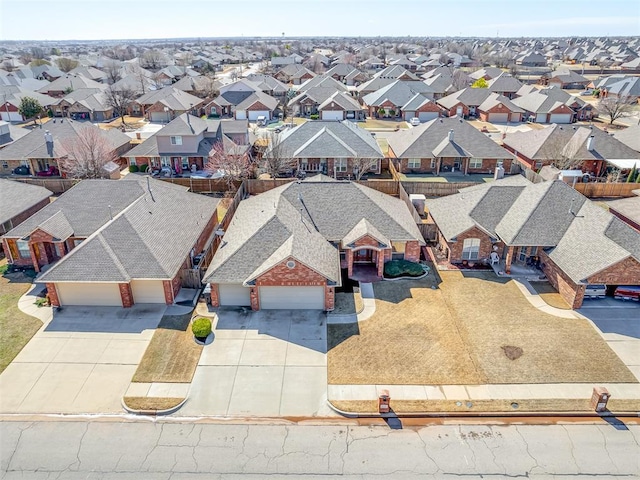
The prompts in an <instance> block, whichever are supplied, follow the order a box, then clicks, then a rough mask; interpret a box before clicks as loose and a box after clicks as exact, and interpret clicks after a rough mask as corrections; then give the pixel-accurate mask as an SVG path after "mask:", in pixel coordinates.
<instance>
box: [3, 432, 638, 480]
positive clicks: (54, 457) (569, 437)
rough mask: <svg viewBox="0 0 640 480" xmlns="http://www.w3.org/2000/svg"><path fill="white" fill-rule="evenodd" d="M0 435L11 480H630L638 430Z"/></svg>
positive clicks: (7, 476) (5, 471) (5, 472)
mask: <svg viewBox="0 0 640 480" xmlns="http://www.w3.org/2000/svg"><path fill="white" fill-rule="evenodd" d="M392 426H394V427H398V426H399V425H398V424H397V423H396V424H392ZM0 439H1V444H0V445H1V452H2V455H1V463H0V466H1V472H2V474H3V475H4V476H3V477H2V478H5V479H8V480H9V479H17V478H19V479H49V480H50V479H58V478H60V479H72V480H73V479H80V478H82V479H92V480H96V479H136V480H146V479H154V480H162V479H166V480H169V479H171V480H179V479H199V478H203V479H204V478H207V479H219V478H238V479H240V478H242V479H254V478H267V477H268V478H305V479H306V478H333V477H339V478H347V479H364V478H375V477H380V478H385V479H403V480H404V479H409V480H410V479H414V478H447V477H449V476H464V477H465V478H469V479H473V478H485V479H486V478H498V477H503V476H518V477H526V478H535V479H542V478H565V476H567V477H568V476H571V477H574V476H579V475H590V476H594V477H596V478H620V479H622V478H627V479H628V478H637V476H638V475H639V474H640V446H639V441H640V426H638V425H625V424H623V423H619V422H617V421H613V422H612V423H604V422H603V423H601V424H597V425H581V424H564V425H545V426H533V425H504V426H503V425H501V426H489V425H430V426H426V427H414V428H405V429H402V428H399V429H398V428H389V427H388V426H379V425H375V426H360V425H353V424H348V423H345V424H335V423H333V424H322V423H320V424H315V425H310V424H300V423H297V424H275V425H274V424H221V423H194V422H191V423H184V422H182V423H181V422H172V421H167V420H162V421H136V422H130V421H123V420H111V421H108V420H107V421H104V420H102V421H80V420H78V421H76V420H50V421H38V422H25V421H4V422H2V423H0ZM0 476H2V475H0Z"/></svg>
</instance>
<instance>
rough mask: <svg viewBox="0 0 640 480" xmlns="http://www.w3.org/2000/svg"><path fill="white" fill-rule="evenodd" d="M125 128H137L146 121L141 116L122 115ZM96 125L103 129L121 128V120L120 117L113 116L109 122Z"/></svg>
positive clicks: (142, 125)
mask: <svg viewBox="0 0 640 480" xmlns="http://www.w3.org/2000/svg"><path fill="white" fill-rule="evenodd" d="M124 123H125V128H126V129H127V130H132V129H133V130H137V129H139V128H142V127H144V126H145V124H146V121H145V119H144V118H142V117H131V116H129V115H125V116H124ZM98 126H99V127H100V128H102V129H103V130H111V129H112V128H122V120H121V119H120V117H118V118H114V119H113V120H112V121H111V122H109V123H98Z"/></svg>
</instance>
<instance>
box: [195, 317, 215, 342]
mask: <svg viewBox="0 0 640 480" xmlns="http://www.w3.org/2000/svg"><path fill="white" fill-rule="evenodd" d="M191 331H192V332H193V335H194V336H195V337H196V338H207V337H208V336H209V334H210V333H211V320H209V319H208V318H204V317H200V318H196V319H195V320H194V321H193V323H192V324H191Z"/></svg>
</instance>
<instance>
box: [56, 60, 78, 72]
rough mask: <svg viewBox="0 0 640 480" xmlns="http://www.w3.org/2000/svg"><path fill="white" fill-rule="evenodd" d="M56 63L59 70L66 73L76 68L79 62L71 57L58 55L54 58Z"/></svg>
mask: <svg viewBox="0 0 640 480" xmlns="http://www.w3.org/2000/svg"><path fill="white" fill-rule="evenodd" d="M56 65H58V68H59V69H60V70H62V71H63V72H65V73H67V72H70V71H71V70H73V69H74V68H76V67H77V66H78V65H79V62H78V61H77V60H74V59H73V58H66V57H60V58H58V59H57V60H56Z"/></svg>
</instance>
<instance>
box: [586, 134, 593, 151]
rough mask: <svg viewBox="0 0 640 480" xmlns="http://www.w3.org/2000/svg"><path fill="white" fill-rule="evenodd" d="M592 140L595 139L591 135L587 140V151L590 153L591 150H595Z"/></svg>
mask: <svg viewBox="0 0 640 480" xmlns="http://www.w3.org/2000/svg"><path fill="white" fill-rule="evenodd" d="M594 139H595V137H594V136H593V135H591V136H590V137H589V139H588V140H587V150H589V151H590V152H593V150H594V149H595V145H594V144H593V142H594Z"/></svg>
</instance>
